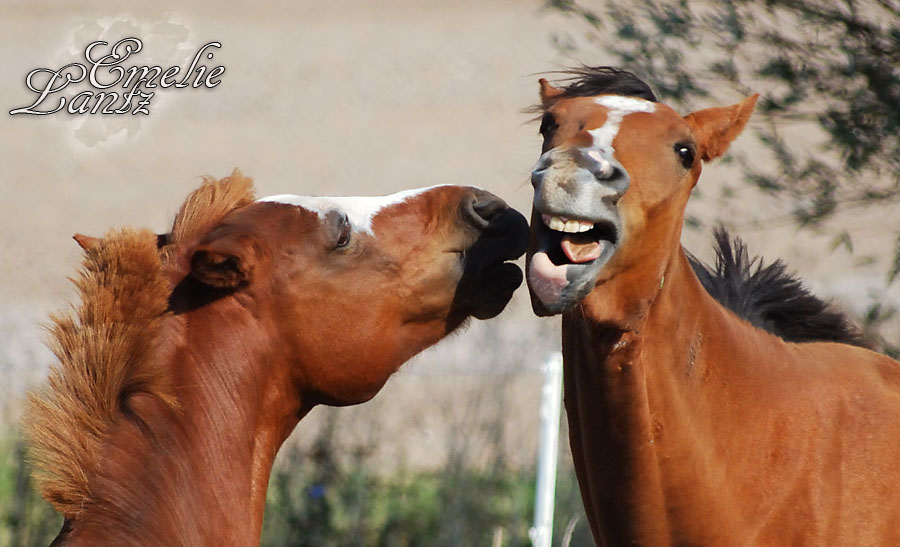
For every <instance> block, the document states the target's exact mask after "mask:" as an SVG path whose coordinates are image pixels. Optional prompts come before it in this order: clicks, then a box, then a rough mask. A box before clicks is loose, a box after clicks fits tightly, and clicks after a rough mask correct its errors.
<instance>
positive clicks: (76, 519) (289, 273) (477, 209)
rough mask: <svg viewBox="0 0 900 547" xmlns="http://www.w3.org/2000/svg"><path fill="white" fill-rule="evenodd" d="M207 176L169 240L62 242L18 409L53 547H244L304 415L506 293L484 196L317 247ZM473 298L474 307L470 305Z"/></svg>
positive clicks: (522, 234) (439, 192) (353, 399)
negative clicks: (63, 277) (50, 356)
mask: <svg viewBox="0 0 900 547" xmlns="http://www.w3.org/2000/svg"><path fill="white" fill-rule="evenodd" d="M253 194H254V192H253V185H252V182H251V181H250V179H247V178H245V177H243V176H242V175H241V174H240V173H239V172H237V171H236V172H235V173H234V174H232V175H231V176H230V177H227V178H225V179H222V180H214V179H206V180H205V181H204V182H203V184H202V185H201V186H200V188H198V189H197V190H196V191H194V192H193V193H192V194H191V195H190V196H188V198H187V199H186V200H185V202H184V204H183V205H182V207H181V210H180V211H179V212H178V215H177V216H176V218H175V222H174V224H173V227H172V230H171V231H170V232H169V233H167V234H163V235H159V236H158V235H156V234H153V233H151V232H148V231H145V230H131V229H126V230H119V231H113V232H110V233H109V234H107V235H106V236H105V237H103V238H99V239H98V238H91V237H87V236H81V235H79V236H76V240H77V241H78V243H79V244H80V245H81V246H82V247H83V248H84V249H85V254H86V256H85V259H84V265H83V266H82V269H81V272H80V274H79V275H78V276H77V277H76V278H75V284H76V286H77V288H78V292H79V297H80V300H81V302H80V305H79V306H78V307H76V308H74V309H72V310H71V311H69V312H67V313H63V314H60V315H58V316H55V317H54V318H53V323H52V325H51V327H50V337H51V345H52V347H53V349H54V351H55V353H56V356H57V358H58V363H57V364H56V366H54V367H53V369H52V371H51V373H50V377H49V381H48V384H47V385H46V386H44V387H43V388H42V389H40V390H38V391H37V392H35V393H34V394H33V395H32V396H31V397H30V400H29V408H28V411H27V418H26V429H27V435H28V438H29V441H30V446H31V459H32V461H33V463H34V466H35V474H36V476H37V477H38V479H39V486H40V489H41V492H42V494H43V495H44V497H45V498H46V499H47V500H49V501H50V502H51V503H52V504H53V505H54V507H55V508H56V509H57V510H58V511H59V512H60V513H61V514H62V515H63V516H64V517H65V524H64V526H63V530H62V531H61V533H60V535H59V536H58V538H57V539H56V540H55V542H54V545H69V546H71V545H91V546H93V545H115V546H130V545H166V546H201V545H216V546H219V545H228V546H238V545H258V544H259V538H260V531H261V527H262V514H263V508H264V506H265V495H266V487H267V484H268V478H269V472H270V470H271V465H272V462H273V460H274V458H275V454H276V452H277V451H278V448H279V446H280V445H281V444H282V442H283V441H284V440H285V439H286V438H287V436H288V435H289V434H290V432H291V431H292V430H293V428H294V426H295V425H296V424H297V422H298V421H299V420H300V419H301V418H302V417H303V416H304V415H306V414H307V413H308V412H309V411H310V409H311V408H313V407H314V406H315V405H317V404H335V405H348V404H355V403H359V402H363V401H365V400H367V399H369V398H371V397H372V396H374V395H375V394H376V393H377V392H378V390H379V389H380V388H381V386H383V385H384V383H385V382H386V381H387V380H388V377H389V376H390V375H391V374H393V373H394V372H395V371H396V370H397V369H398V367H400V365H401V364H402V363H403V362H405V361H406V360H407V359H408V358H409V357H411V356H412V355H414V354H415V353H417V352H419V351H421V350H423V349H425V348H426V347H428V346H430V345H432V344H434V343H436V342H437V341H439V340H440V339H441V338H443V337H444V336H446V335H447V334H449V333H450V332H452V331H453V330H454V329H456V328H457V327H458V326H459V325H460V324H462V323H463V322H464V321H465V320H466V318H467V317H469V316H470V315H471V316H476V317H481V318H487V317H493V316H494V315H496V314H497V313H500V311H501V310H502V309H503V307H504V306H505V305H506V303H507V302H508V301H509V298H510V297H511V295H512V292H513V291H514V290H515V289H516V287H517V286H518V285H519V284H520V283H521V280H522V275H521V272H520V271H519V269H518V268H517V267H516V266H515V265H514V264H511V263H505V261H507V260H513V259H515V258H516V257H518V256H519V255H521V254H522V253H523V252H524V250H525V239H526V237H527V223H526V222H525V219H524V218H523V217H522V215H520V214H519V213H517V212H515V211H514V210H512V209H509V208H508V207H507V206H506V204H505V203H504V202H503V201H502V200H499V199H498V198H496V197H495V196H493V195H492V194H490V193H488V192H485V191H482V190H479V189H475V188H471V187H461V186H445V187H440V188H435V189H430V190H427V191H422V192H417V193H416V192H414V193H411V196H412V197H410V198H409V199H406V200H401V201H398V202H396V203H392V204H391V205H390V206H386V207H385V208H383V209H380V210H379V214H377V215H375V216H374V218H373V225H372V230H373V231H374V232H376V233H378V237H377V238H375V237H373V236H372V235H371V234H368V233H366V232H364V231H360V232H359V233H354V234H353V238H352V240H351V241H349V242H348V243H347V244H346V245H341V246H339V247H338V246H336V243H335V242H336V240H337V236H338V235H340V234H341V233H343V232H341V229H342V225H341V224H338V223H337V222H336V221H335V219H338V220H339V219H340V218H341V217H340V215H339V214H337V213H335V214H331V213H328V214H325V215H323V217H320V215H319V213H318V212H317V211H314V210H306V209H304V208H302V207H298V206H295V205H286V204H280V203H269V202H259V201H254V195H253ZM479 291H481V292H479Z"/></svg>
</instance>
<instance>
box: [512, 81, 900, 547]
mask: <svg viewBox="0 0 900 547" xmlns="http://www.w3.org/2000/svg"><path fill="white" fill-rule="evenodd" d="M539 83H540V98H541V103H540V105H539V106H538V107H536V109H537V110H538V111H539V112H540V113H541V114H542V116H543V117H542V120H541V128H540V132H541V134H542V135H543V139H544V144H543V150H542V155H541V157H540V159H539V160H538V162H537V164H536V166H535V168H534V170H533V172H532V183H533V186H534V204H533V212H532V220H531V230H532V236H531V241H530V244H529V249H528V253H527V255H526V256H527V258H526V269H527V273H526V275H527V279H528V286H529V290H530V293H531V296H532V304H533V308H534V310H535V312H536V313H537V314H538V315H554V314H562V348H563V357H564V393H565V408H566V413H567V416H568V420H569V428H570V444H571V448H572V453H573V457H574V464H575V470H576V475H577V478H578V482H579V487H580V490H581V494H582V499H583V502H584V505H585V508H586V512H587V515H588V519H589V521H590V526H591V531H592V533H593V535H594V538H595V540H596V541H597V543H598V544H600V545H632V544H634V545H651V546H652V545H728V546H732V545H900V363H898V362H896V361H894V360H892V359H890V358H888V357H886V356H884V355H880V354H878V353H875V352H873V351H869V350H867V349H864V348H862V347H858V346H856V345H853V344H854V343H857V342H858V337H857V336H856V334H855V333H854V332H853V330H852V327H849V324H848V323H847V322H846V321H845V320H844V319H843V317H842V316H841V315H840V314H839V313H837V312H835V311H834V310H832V309H830V308H829V307H828V306H827V305H826V304H825V303H823V302H822V301H820V300H818V299H816V298H815V297H814V296H812V295H811V294H809V293H808V292H806V290H805V289H804V288H803V287H802V285H801V284H800V283H799V281H798V280H796V279H794V278H791V277H790V276H787V274H785V273H784V265H783V264H782V263H781V262H777V263H775V264H772V265H769V266H767V267H764V266H763V264H762V263H761V262H760V261H757V260H750V259H749V258H748V256H747V253H746V249H745V248H744V247H743V246H742V245H741V244H740V243H738V244H737V245H736V246H734V247H732V245H731V243H730V241H729V238H728V236H727V235H726V234H724V233H723V232H720V233H718V234H717V239H718V244H719V251H718V254H719V256H718V264H717V266H716V267H715V268H713V269H709V268H705V267H702V266H700V265H699V264H698V262H697V261H696V260H694V259H692V258H691V257H690V256H689V255H687V254H686V252H685V251H684V250H683V248H682V246H681V244H680V239H681V230H682V224H683V220H684V211H685V206H686V204H687V201H688V198H689V196H690V194H691V191H692V188H693V187H694V185H695V184H696V183H697V180H698V177H699V176H700V172H701V168H702V162H709V161H712V160H714V159H716V158H717V157H719V156H721V155H722V154H723V153H724V152H725V150H726V149H727V148H728V146H729V144H730V143H731V142H732V141H733V140H734V139H735V138H736V137H737V136H738V134H739V133H740V132H741V131H742V130H743V128H744V126H745V125H746V123H747V121H748V119H749V118H750V115H751V113H752V111H753V108H754V105H755V103H756V100H757V96H756V95H754V96H751V97H749V98H746V99H744V100H743V101H741V102H739V103H737V104H735V105H732V106H727V107H718V108H708V109H704V110H700V111H697V112H693V113H691V114H688V115H687V116H681V115H679V114H678V113H676V112H675V110H673V109H672V108H670V107H668V106H666V105H664V104H661V103H659V102H657V101H656V98H655V96H654V95H653V92H652V90H650V88H649V86H647V84H646V83H644V82H643V81H641V80H640V79H638V78H637V77H635V76H634V75H632V74H630V73H628V72H625V71H621V70H618V69H613V68H609V67H583V68H581V69H575V71H574V75H572V78H571V79H570V80H568V81H567V82H564V83H563V84H562V85H553V84H551V83H549V82H547V81H546V80H545V79H541V80H540V81H539ZM713 295H715V296H717V297H720V298H721V299H722V301H723V302H725V303H726V304H727V305H729V306H731V308H733V309H729V308H728V307H726V305H723V304H722V303H720V302H718V301H717V300H716V299H715V298H714V297H713ZM736 312H740V313H742V315H743V317H741V316H739V315H738V314H737V313H736ZM766 329H769V330H766Z"/></svg>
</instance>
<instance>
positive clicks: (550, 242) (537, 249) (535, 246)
mask: <svg viewBox="0 0 900 547" xmlns="http://www.w3.org/2000/svg"><path fill="white" fill-rule="evenodd" d="M532 230H533V238H532V241H533V243H532V247H531V248H530V249H529V251H528V256H527V259H526V264H527V265H526V268H527V272H528V290H529V293H530V295H531V306H532V309H533V310H534V313H535V314H536V315H538V316H550V315H557V314H560V313H564V312H566V311H568V310H570V309H572V308H574V307H575V306H576V305H578V304H579V303H580V302H581V301H582V299H584V297H586V296H587V295H588V294H590V292H591V291H592V290H593V289H594V286H595V284H596V282H597V278H598V277H599V276H600V273H601V272H602V271H603V268H604V267H605V266H606V264H607V263H608V262H609V260H610V259H611V258H612V256H613V255H614V254H615V253H616V250H617V249H618V241H617V240H616V238H613V239H609V240H606V239H599V240H597V241H596V243H595V245H597V246H598V249H597V250H596V251H595V252H597V253H598V256H597V257H596V258H594V259H593V260H590V261H587V262H578V263H576V262H572V261H571V260H569V259H568V258H567V257H566V256H565V255H564V254H563V253H562V252H561V251H560V239H561V238H562V236H561V235H560V234H559V233H558V232H554V231H553V230H550V229H548V228H547V227H546V226H544V225H542V224H540V223H535V222H533V223H532Z"/></svg>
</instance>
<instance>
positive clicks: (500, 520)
mask: <svg viewBox="0 0 900 547" xmlns="http://www.w3.org/2000/svg"><path fill="white" fill-rule="evenodd" d="M338 412H339V411H338ZM336 423H337V418H336V413H331V414H329V416H328V418H327V421H326V423H325V425H324V427H323V428H322V429H321V430H320V432H319V435H318V437H317V438H316V440H315V442H314V443H313V445H312V446H311V447H309V448H308V449H302V448H299V447H297V446H290V447H286V448H285V450H284V453H283V454H281V456H280V458H279V462H278V463H277V465H276V468H275V470H274V472H273V474H272V479H271V481H270V483H269V492H268V500H267V508H266V516H265V523H264V525H263V538H262V542H261V544H262V545H263V547H344V546H346V547H351V546H378V547H407V546H410V547H411V546H419V545H420V546H433V547H442V546H446V547H458V546H460V545H467V546H468V545H471V546H482V545H483V546H498V547H499V546H507V547H516V546H526V545H531V540H530V539H529V537H528V530H529V528H530V527H531V524H532V518H533V508H534V494H535V470H534V469H512V468H509V467H507V466H506V465H504V464H503V458H502V457H500V456H499V455H500V454H502V452H503V451H502V450H499V449H498V450H496V451H493V454H495V455H497V457H496V458H494V459H493V461H490V462H488V463H487V464H486V465H477V464H475V463H474V462H472V461H470V458H469V457H468V455H469V454H468V453H466V452H451V453H450V454H449V455H448V457H447V459H446V461H445V463H444V465H443V467H442V468H441V469H438V470H430V471H422V470H414V469H405V468H403V467H400V468H399V469H396V470H394V471H392V472H391V473H390V474H388V475H383V474H380V473H378V472H377V470H376V469H375V467H376V466H374V465H373V464H372V462H371V461H370V459H371V453H372V449H373V448H374V447H372V446H367V445H366V444H360V445H357V446H355V447H351V448H350V449H349V450H347V448H346V447H340V446H338V441H337V440H336V437H335V431H336ZM562 444H564V442H563V443H562ZM498 448H499V447H498ZM556 498H557V499H556V514H555V517H554V520H555V522H554V540H553V545H563V543H564V542H563V536H564V535H566V528H567V526H569V524H570V523H571V522H573V520H574V522H575V523H576V525H575V527H574V533H572V532H570V535H571V539H570V542H569V543H568V545H571V546H573V547H575V546H582V545H583V546H590V545H593V540H592V539H591V535H590V530H589V529H588V525H587V521H586V519H585V517H584V509H583V508H582V505H581V497H580V494H579V492H578V485H577V482H576V480H575V474H574V471H573V469H572V468H571V464H570V465H568V466H561V467H560V472H559V474H558V483H557V496H556ZM567 539H568V538H567Z"/></svg>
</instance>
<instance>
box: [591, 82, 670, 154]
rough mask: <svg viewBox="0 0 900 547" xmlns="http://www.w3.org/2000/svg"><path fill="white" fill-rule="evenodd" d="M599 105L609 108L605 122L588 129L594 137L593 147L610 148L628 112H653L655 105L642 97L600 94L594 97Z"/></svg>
mask: <svg viewBox="0 0 900 547" xmlns="http://www.w3.org/2000/svg"><path fill="white" fill-rule="evenodd" d="M594 102H595V103H597V104H599V105H600V106H604V107H606V108H608V109H609V112H607V114H606V123H604V124H603V125H601V126H600V127H598V128H597V129H592V130H590V131H588V133H589V134H590V135H591V137H592V138H593V139H594V147H595V148H600V149H603V148H612V143H613V140H614V139H615V138H616V135H617V134H618V133H619V125H620V124H621V123H622V120H623V119H624V118H625V116H627V115H628V114H633V113H635V112H653V111H654V110H656V105H655V104H654V103H652V102H650V101H646V100H644V99H637V98H634V97H623V96H621V95H602V96H600V97H597V98H596V99H594Z"/></svg>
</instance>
